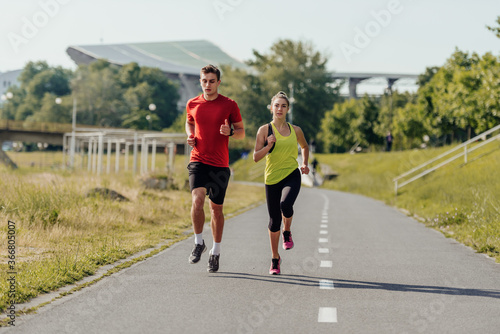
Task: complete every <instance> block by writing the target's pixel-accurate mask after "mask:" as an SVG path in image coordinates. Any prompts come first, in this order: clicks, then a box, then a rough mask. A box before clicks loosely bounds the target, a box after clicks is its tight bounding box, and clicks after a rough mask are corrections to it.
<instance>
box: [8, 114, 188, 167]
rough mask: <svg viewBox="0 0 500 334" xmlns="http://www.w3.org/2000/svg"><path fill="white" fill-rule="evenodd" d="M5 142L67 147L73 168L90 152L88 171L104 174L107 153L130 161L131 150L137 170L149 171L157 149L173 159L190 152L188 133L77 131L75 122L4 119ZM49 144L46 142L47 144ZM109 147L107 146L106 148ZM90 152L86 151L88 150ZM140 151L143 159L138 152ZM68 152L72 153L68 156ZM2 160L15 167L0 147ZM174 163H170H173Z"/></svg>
mask: <svg viewBox="0 0 500 334" xmlns="http://www.w3.org/2000/svg"><path fill="white" fill-rule="evenodd" d="M4 141H20V142H25V143H26V142H28V143H29V142H31V143H43V144H51V145H56V146H62V147H63V154H64V156H63V164H65V165H66V161H68V164H67V165H68V166H69V167H70V168H73V167H75V164H74V160H75V155H76V154H79V155H83V154H86V155H88V170H89V171H92V172H94V173H97V174H100V173H101V172H102V171H103V165H102V162H103V159H104V154H105V153H106V156H107V159H108V160H109V159H110V155H111V152H112V151H114V152H115V154H116V161H117V165H116V168H115V171H116V172H118V161H119V157H120V154H121V153H122V152H123V153H124V155H125V158H126V159H127V161H128V154H129V151H131V150H132V152H133V154H134V159H133V164H134V166H133V171H134V172H136V171H137V170H138V168H139V163H140V172H141V173H146V172H147V171H148V167H147V166H148V158H149V157H148V155H149V152H151V153H152V156H153V158H152V159H153V161H152V162H151V166H154V159H155V155H156V152H157V151H158V150H159V149H163V150H164V151H165V152H167V151H168V153H169V161H171V162H172V161H173V155H174V154H175V153H174V152H177V153H178V154H186V151H187V148H186V134H185V133H164V132H159V131H136V130H131V129H113V128H98V127H90V126H86V127H76V126H75V129H74V131H73V129H72V125H71V124H61V123H36V122H23V121H12V120H0V145H2V143H3V142H4ZM44 146H45V145H44ZM105 146H106V147H105ZM85 152H86V153H85ZM139 154H140V162H139V161H138V160H139V158H138V155H139ZM66 155H68V156H67V157H66ZM0 161H1V162H3V163H4V164H6V165H9V166H11V167H13V168H15V167H16V166H15V164H14V162H12V161H11V160H10V159H9V157H8V155H6V154H5V152H3V151H2V150H0ZM171 162H170V163H171ZM108 169H109V167H108Z"/></svg>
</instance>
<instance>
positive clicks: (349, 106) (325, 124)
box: [320, 95, 383, 152]
mask: <svg viewBox="0 0 500 334" xmlns="http://www.w3.org/2000/svg"><path fill="white" fill-rule="evenodd" d="M377 118H378V105H377V103H376V101H375V99H374V98H372V97H369V96H366V95H365V96H364V97H363V98H361V99H359V100H356V99H349V100H347V101H345V102H344V103H340V104H335V106H334V107H333V109H332V110H330V111H327V112H326V114H325V117H324V118H323V121H322V124H321V133H320V139H321V140H322V142H323V145H324V150H325V151H326V152H345V151H348V150H349V149H350V148H351V147H352V146H353V145H360V146H363V147H368V146H370V145H371V144H376V143H379V144H380V143H381V142H382V139H381V138H380V136H378V135H377V134H375V133H374V128H375V127H376V122H377V121H376V120H377ZM382 138H383V137H382Z"/></svg>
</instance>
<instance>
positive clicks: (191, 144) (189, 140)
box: [187, 134, 196, 147]
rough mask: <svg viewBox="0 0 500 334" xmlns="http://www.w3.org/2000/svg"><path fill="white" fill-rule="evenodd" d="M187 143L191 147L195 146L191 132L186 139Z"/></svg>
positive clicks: (194, 139)
mask: <svg viewBox="0 0 500 334" xmlns="http://www.w3.org/2000/svg"><path fill="white" fill-rule="evenodd" d="M187 143H188V145H189V146H191V147H195V146H196V138H195V137H194V135H193V134H190V135H189V137H188V139H187Z"/></svg>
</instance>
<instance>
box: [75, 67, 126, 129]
mask: <svg viewBox="0 0 500 334" xmlns="http://www.w3.org/2000/svg"><path fill="white" fill-rule="evenodd" d="M118 71H119V68H118V66H116V65H112V64H110V63H108V62H107V61H106V60H98V61H95V62H93V63H91V64H90V65H80V66H79V67H78V69H77V71H76V73H75V78H74V79H73V81H72V82H71V84H72V89H73V97H74V98H75V99H76V102H77V122H78V123H81V124H89V125H97V126H104V127H119V126H120V125H121V122H122V115H123V114H125V113H126V112H127V111H128V109H127V108H126V106H125V103H124V101H123V98H122V94H123V90H122V88H121V86H120V84H119V82H118Z"/></svg>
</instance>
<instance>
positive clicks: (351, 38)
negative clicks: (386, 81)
mask: <svg viewBox="0 0 500 334" xmlns="http://www.w3.org/2000/svg"><path fill="white" fill-rule="evenodd" d="M0 6H1V7H0V8H2V10H1V11H0V72H5V71H9V70H15V69H19V68H22V67H23V66H24V65H25V63H26V62H28V61H36V60H46V61H48V63H49V64H50V65H53V66H57V65H61V66H63V67H67V68H74V66H75V65H74V63H73V62H72V61H71V59H70V58H69V57H68V56H67V54H66V52H65V50H66V48H67V47H68V46H69V45H86V44H99V43H105V44H114V43H132V42H158V41H178V40H194V39H207V40H210V41H211V42H214V43H215V44H217V45H218V46H220V47H221V48H222V49H223V50H225V51H226V52H227V53H229V54H230V55H232V56H233V57H235V58H238V59H240V60H247V59H250V58H252V57H253V55H252V50H257V51H259V52H264V53H265V52H267V51H268V50H269V48H270V47H271V45H272V44H273V43H275V42H276V41H277V40H279V39H285V38H286V39H292V40H296V41H298V40H302V41H307V42H310V43H312V45H313V46H314V48H315V49H316V50H318V51H320V52H322V53H323V54H325V55H328V56H329V57H328V58H329V62H328V69H329V70H332V71H337V72H380V73H382V72H384V73H410V74H419V73H422V72H423V71H424V70H425V68H426V67H428V66H440V65H442V64H443V63H444V62H445V61H446V59H447V58H448V57H449V56H450V55H451V54H452V53H453V51H454V50H455V48H456V47H458V48H459V49H460V50H463V51H471V52H472V51H474V52H477V53H479V54H484V53H485V52H492V53H493V54H495V55H499V54H500V52H499V51H500V39H498V38H496V37H495V36H494V34H493V33H492V32H490V31H488V30H487V29H486V27H485V26H486V25H495V24H496V23H495V21H496V18H497V16H499V15H500V1H498V0H434V1H431V0H352V1H345V0H342V1H341V0H310V1H298V0H287V1H282V0H266V1H265V0H184V1H181V0H177V1H172V0H141V1H138V0H100V1H96V0H35V1H33V0H22V1H12V0H0Z"/></svg>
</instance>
